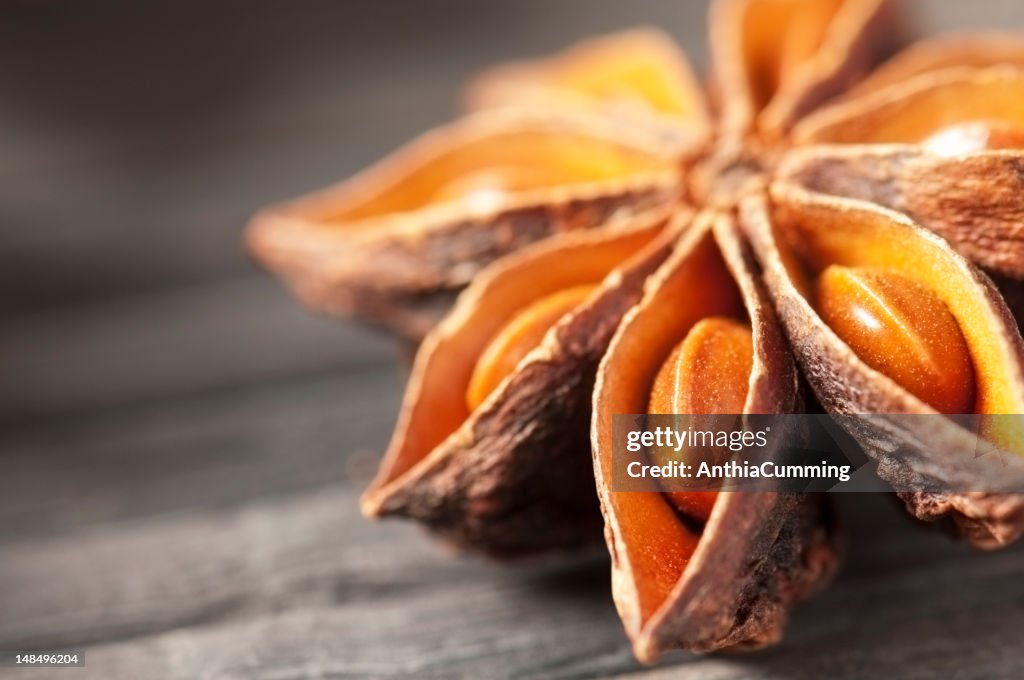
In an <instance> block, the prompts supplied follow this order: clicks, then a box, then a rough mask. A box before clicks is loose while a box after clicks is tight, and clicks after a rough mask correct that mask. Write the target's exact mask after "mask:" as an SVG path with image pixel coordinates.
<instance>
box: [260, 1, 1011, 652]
mask: <svg viewBox="0 0 1024 680" xmlns="http://www.w3.org/2000/svg"><path fill="white" fill-rule="evenodd" d="M897 19H898V17H897V16H896V14H895V12H894V10H893V5H892V3H890V2H885V1H884V0H718V1H716V2H714V3H713V5H712V11H711V20H710V30H711V36H710V37H711V40H710V42H711V47H712V54H711V57H712V65H713V68H712V77H711V82H710V87H709V92H710V95H709V96H708V98H707V99H705V96H704V94H703V93H702V92H701V90H700V89H699V88H698V86H697V80H696V79H695V78H694V77H693V76H692V74H691V72H690V69H689V67H688V65H687V63H686V60H685V58H684V57H683V55H682V54H681V53H679V52H678V51H677V50H676V49H675V48H674V47H673V46H672V45H671V43H670V42H669V41H668V39H667V38H664V37H663V36H661V35H660V34H657V33H656V32H651V31H639V32H638V31H634V32H630V33H626V34H621V35H618V36H609V37H606V38H601V39H597V40H593V41H590V42H587V43H583V44H581V45H578V46H576V47H574V48H572V49H570V50H569V51H567V52H566V53H564V54H562V55H557V56H555V57H552V58H549V59H545V60H540V61H535V62H525V63H521V64H514V65H511V66H506V67H501V68H498V69H495V70H493V71H490V72H488V73H485V74H484V75H483V76H481V77H480V78H479V79H478V80H477V81H475V82H474V83H473V85H472V86H471V87H470V88H469V95H468V99H469V101H470V102H471V103H472V105H473V106H475V107H478V108H479V110H478V112H477V113H475V114H474V115H473V117H471V118H469V119H467V120H466V121H463V122H461V123H457V124H455V126H453V127H452V128H447V129H444V130H441V131H438V132H434V133H431V134H430V135H428V136H427V137H425V138H423V139H422V140H420V141H418V142H415V143H414V144H413V145H411V146H410V147H408V148H407V149H406V150H404V151H400V152H399V153H398V154H396V156H394V157H393V158H392V159H390V160H387V161H385V162H383V163H382V164H380V165H379V166H378V167H376V168H374V169H371V170H370V171H368V172H367V173H366V174H364V175H361V176H359V177H357V178H355V179H353V180H350V181H349V182H348V183H346V184H345V185H342V186H341V187H339V188H336V189H331V190H328V191H326V192H323V193H321V194H317V195H315V196H313V197H308V198H304V199H300V200H299V201H297V202H295V203H293V204H291V205H288V206H284V207H280V208H271V209H268V210H267V211H266V212H265V213H263V214H262V215H261V216H260V217H258V218H257V219H256V220H255V221H254V223H253V225H252V228H251V231H250V239H251V243H252V245H253V248H254V251H255V252H256V254H257V255H258V256H259V257H261V259H263V260H264V261H265V262H267V263H268V265H270V266H271V267H273V268H275V269H277V270H278V271H280V272H281V273H282V274H283V275H284V276H286V278H287V279H288V280H289V282H290V283H291V285H292V286H293V287H294V288H295V289H296V290H297V291H298V292H299V294H300V295H301V296H302V297H303V298H304V299H306V300H307V301H309V302H311V303H312V304H314V305H316V306H319V307H323V308H327V309H330V310H334V311H342V312H347V313H356V314H359V315H362V316H364V317H366V318H369V319H371V320H373V321H376V322H378V323H383V324H385V325H389V326H391V327H393V328H395V329H397V330H398V331H399V332H400V333H403V334H405V335H406V336H407V337H410V338H412V339H413V340H418V339H419V338H420V336H421V334H422V333H423V332H424V331H425V330H426V329H427V328H428V327H430V326H431V324H432V322H433V319H434V318H435V313H436V306H433V305H435V303H437V302H438V301H439V300H444V299H446V298H447V297H448V296H450V295H451V294H452V293H453V292H454V291H456V290H457V289H458V288H459V287H461V286H463V285H465V284H466V283H470V282H471V283H470V285H469V287H468V289H466V290H465V292H463V293H462V295H461V296H460V297H459V299H458V301H457V303H456V305H455V307H454V308H453V309H452V310H451V312H450V313H449V314H448V315H447V316H446V317H445V318H444V320H443V321H442V322H441V323H440V324H439V325H438V326H437V327H436V328H434V330H433V331H431V332H430V334H429V335H427V336H426V339H425V340H424V342H423V344H422V346H421V347H420V349H419V352H418V354H417V357H416V361H415V364H414V366H413V369H412V374H411V377H410V380H409V385H408V387H407V390H406V395H405V400H404V403H403V408H402V413H401V415H400V419H399V423H398V425H397V427H396V432H395V435H394V438H393V440H392V442H391V445H390V447H389V450H388V452H387V455H386V457H385V460H384V462H383V464H382V467H381V470H380V472H379V474H378V477H377V479H376V480H375V481H374V482H373V484H372V485H371V487H370V489H369V490H368V491H367V493H366V495H365V497H364V511H365V512H366V513H367V514H368V515H371V516H384V515H398V516H406V517H411V518H414V519H417V520H419V521H421V522H423V523H424V524H426V525H427V526H429V527H430V528H431V529H433V530H434V531H436V532H437V533H439V534H441V535H442V536H444V537H445V538H447V539H448V540H449V541H451V542H453V543H455V544H456V545H458V546H461V547H464V548H469V549H474V550H478V551H482V552H485V553H489V554H492V555H495V556H512V555H521V554H529V553H534V552H537V551H540V550H546V549H551V548H566V547H571V546H574V545H576V544H579V543H583V542H586V541H588V540H591V539H593V538H594V537H596V536H598V535H599V534H600V527H601V524H602V521H601V520H602V516H603V525H604V535H605V538H606V540H607V543H608V547H609V549H610V552H611V555H612V565H613V567H612V569H613V571H612V573H613V594H614V597H615V600H616V604H617V606H618V608H619V612H620V614H621V615H622V618H623V621H624V624H625V627H626V631H627V633H628V634H629V636H630V638H631V639H632V641H633V646H634V650H635V652H636V654H637V656H638V658H640V659H641V660H644V661H648V660H652V659H655V658H657V657H658V656H659V655H660V654H661V653H663V652H664V651H666V650H669V649H673V648H686V649H692V650H700V651H706V650H714V649H720V648H724V647H750V646H760V645H764V644H769V643H771V642H774V641H776V640H777V639H778V638H779V637H780V635H781V630H782V625H783V623H784V619H785V616H786V612H787V609H788V608H789V606H790V605H791V604H792V603H793V602H794V601H796V600H798V599H800V598H801V597H804V596H805V595H807V594H809V593H810V592H812V591H813V590H814V589H816V588H818V587H819V586H821V585H822V584H823V583H824V582H825V581H826V580H827V579H828V578H829V576H830V575H831V573H832V572H833V570H834V567H835V564H836V551H835V535H834V531H833V527H832V525H831V522H830V521H829V515H828V510H827V507H826V506H825V504H824V501H823V498H822V497H821V496H820V495H815V494H795V493H768V492H715V491H701V492H698V491H671V490H668V489H667V488H666V489H663V490H656V491H648V492H638V493H619V492H616V491H614V490H613V489H612V488H611V477H612V469H611V466H612V444H611V438H612V429H613V428H612V423H611V421H612V417H613V415H615V414H638V413H664V414H686V413H688V414H715V413H732V414H777V413H797V412H800V411H801V410H802V409H804V408H805V396H806V401H810V402H812V403H815V404H820V405H821V406H823V407H824V408H825V409H826V410H827V411H828V412H829V413H833V414H859V413H868V414H880V416H879V417H881V418H882V420H883V422H885V423H886V424H887V426H888V427H889V428H890V430H891V432H892V434H893V438H891V439H887V438H885V437H882V438H879V437H867V438H862V439H861V440H860V441H861V443H862V445H863V446H864V448H865V452H866V453H867V454H868V455H870V456H871V457H873V458H874V459H876V460H877V461H878V462H879V465H878V471H879V474H880V476H882V477H883V478H884V479H886V480H887V481H890V482H892V483H893V484H894V485H897V486H898V488H899V489H901V490H902V491H901V496H902V497H903V499H904V501H905V502H906V504H907V507H908V509H909V510H910V511H911V512H912V513H913V514H915V515H916V516H917V517H920V518H922V519H936V518H946V519H948V520H951V523H953V524H955V526H956V527H957V528H958V529H959V530H960V533H961V534H962V535H963V536H965V537H966V538H967V539H968V540H969V541H970V542H972V543H973V544H974V545H976V546H979V547H984V548H992V547H999V546H1002V545H1006V544H1007V543H1009V542H1011V541H1013V540H1015V539H1016V538H1017V537H1018V536H1019V535H1020V533H1021V531H1022V530H1024V498H1022V497H1021V496H1020V495H1017V494H1013V493H995V492H991V491H990V492H984V491H977V490H978V489H991V488H1002V487H998V485H993V484H992V482H993V479H994V478H995V477H996V476H1006V475H1011V476H1012V475H1020V474H1022V471H1024V460H1021V455H1020V454H1018V453H1017V451H1019V450H1020V449H1021V448H1022V447H1021V443H1020V442H1021V441H1022V439H1021V435H1022V433H1021V432H1019V431H1016V430H1015V429H1014V428H1013V427H1012V426H1007V425H1006V424H1005V421H999V420H997V419H994V418H993V419H991V420H985V419H986V418H988V417H989V416H992V415H997V414H1020V413H1024V341H1022V339H1021V336H1020V332H1019V330H1018V327H1017V324H1016V322H1015V320H1014V318H1013V316H1012V314H1011V311H1010V309H1009V307H1008V305H1007V302H1006V299H1004V297H1003V294H1002V293H1001V292H1000V290H999V289H998V288H997V287H996V286H995V284H993V282H992V280H991V279H990V278H989V276H988V274H986V273H985V272H986V271H987V272H989V273H991V274H994V275H998V276H999V277H1000V278H1001V281H1002V282H1003V284H1004V285H1005V288H1004V291H1005V292H1014V291H1017V290H1018V289H1019V284H1018V283H1017V280H1018V279H1020V278H1022V277H1024V250H1022V248H1024V246H1022V245H1021V243H1022V242H1024V239H1022V238H1021V236H1020V229H1021V228H1020V227H1019V226H1018V225H1019V224H1021V221H1022V218H1024V191H1022V189H1024V186H1022V185H1024V152H1021V151H1017V150H1014V149H1015V148H1016V147H1018V146H1021V147H1024V41H1019V40H1017V39H1013V38H1008V37H1001V36H978V37H969V36H967V37H955V38H944V39H938V40H933V41H927V42H923V43H918V44H917V45H914V46H911V47H910V48H908V49H906V50H905V51H903V52H901V53H900V54H898V55H897V56H895V57H893V58H892V59H891V60H889V61H887V62H886V63H885V64H883V65H882V66H881V67H878V68H877V69H876V68H875V67H876V66H877V64H878V63H879V62H880V61H881V60H882V58H883V57H885V56H887V55H888V54H889V52H890V51H891V50H892V48H893V45H894V43H895V42H896V37H897V36H898V35H899V33H898V32H897V31H896V30H895V27H896V26H897ZM512 251H517V252H514V253H513V252H512ZM492 261H493V264H488V263H489V262H492ZM794 358H795V362H794ZM800 375H802V376H803V378H804V380H805V381H806V383H807V384H808V385H809V386H810V388H811V394H808V395H803V394H802V392H801V384H802V382H801V379H800V377H799V376H800ZM890 414H892V415H894V417H892V418H891V419H890V420H891V422H890V421H887V420H886V418H887V417H888V416H889V415H890ZM904 414H932V415H934V416H935V417H934V418H933V419H931V421H930V423H929V424H928V425H927V426H925V425H922V424H920V423H922V422H923V421H921V420H918V421H907V420H905V419H904V420H900V419H899V418H898V416H899V415H904ZM943 414H974V415H975V416H977V417H979V418H981V419H982V425H981V427H980V432H981V436H982V437H983V440H984V441H985V442H986V444H987V445H989V446H990V447H991V448H993V449H995V450H998V451H1000V452H1002V453H1004V454H1007V455H1004V456H999V457H998V460H999V461H1000V465H999V466H998V467H996V466H992V465H988V466H986V465H980V466H975V467H966V466H964V465H962V464H961V462H962V461H961V458H960V457H961V456H962V455H963V453H964V451H965V450H967V451H971V452H973V451H974V448H973V444H972V442H977V438H976V437H975V435H974V434H973V433H972V432H970V431H968V430H966V429H965V428H964V427H963V426H962V425H961V423H960V422H959V421H957V420H954V419H952V418H947V417H945V416H944V415H943ZM908 422H910V423H911V424H910V425H907V423H908ZM914 423H918V424H914ZM854 434H855V435H856V434H857V432H854ZM649 453H650V455H651V456H653V457H655V458H657V457H658V456H659V455H660V453H659V451H658V450H657V449H653V450H651V451H650V452H649ZM595 478H596V486H597V496H598V498H599V501H600V512H599V510H598V505H597V503H596V502H595V501H594V494H593V480H594V479H595ZM935 483H939V484H940V486H941V488H943V489H946V490H943V491H934V490H930V489H931V486H930V485H933V484H935ZM943 485H944V486H943ZM907 489H922V490H920V491H907ZM948 489H965V490H966V491H964V492H958V491H951V490H948Z"/></svg>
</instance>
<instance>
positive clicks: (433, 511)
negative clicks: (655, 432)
mask: <svg viewBox="0 0 1024 680" xmlns="http://www.w3.org/2000/svg"><path fill="white" fill-rule="evenodd" d="M665 219H666V214H665V213H663V214H662V215H661V216H659V217H658V218H655V219H649V220H647V221H646V222H644V223H641V224H638V225H635V226H634V227H633V228H631V229H628V230H591V231H586V232H575V233H573V234H571V235H570V234H567V235H566V236H565V238H563V239H560V240H558V241H557V243H556V242H553V241H548V242H545V243H540V244H536V245H535V246H532V247H531V248H528V249H525V250H523V251H521V252H520V253H518V254H516V255H512V256H509V257H508V258H506V259H504V260H502V261H501V262H500V263H498V264H495V265H494V266H493V267H491V268H488V269H487V270H485V271H484V272H483V273H482V274H481V275H480V277H479V278H478V279H477V280H476V281H474V283H473V285H471V286H470V287H469V288H468V289H467V290H466V291H465V292H464V293H463V294H462V296H460V298H459V301H458V304H457V305H456V307H455V308H454V310H453V311H452V313H451V314H450V316H448V317H447V318H446V319H445V320H444V322H442V323H441V324H440V325H439V326H438V327H437V328H436V329H435V330H434V331H433V332H432V333H431V334H430V335H429V336H428V337H427V339H426V340H425V341H424V343H423V345H422V346H421V347H420V350H419V353H418V355H417V357H416V362H415V365H414V367H413V371H412V375H411V377H410V379H409V384H408V387H407V389H406V393H405V399H404V401H403V405H402V411H401V414H400V416H399V422H398V425H397V426H396V429H395V434H394V437H393V439H392V441H391V445H390V446H389V448H388V452H387V455H386V456H385V459H384V461H383V463H382V465H381V468H380V471H379V473H378V476H377V478H376V479H375V480H374V482H373V483H372V485H371V486H370V488H369V489H368V490H367V492H366V494H365V495H364V498H363V511H364V513H365V514H367V515H369V516H371V517H381V516H403V517H409V518H413V519H416V520H418V521H420V522H422V523H423V524H425V525H426V526H427V527H429V528H430V529H432V530H433V531H434V532H436V533H438V534H440V535H441V536H442V537H444V538H446V539H448V540H449V541H451V542H452V543H454V544H455V545H456V546H458V547H461V548H467V549H472V550H476V551H480V552H484V553H487V554H490V555H492V556H496V557H508V556H517V555H524V554H529V553H534V552H539V551H543V550H546V549H551V548H566V547H571V546H574V545H578V544H581V543H586V542H589V541H594V540H598V539H599V537H600V513H599V512H598V508H597V502H596V499H595V498H594V488H593V479H592V475H591V471H590V443H589V438H588V432H589V420H590V395H591V391H592V388H593V381H594V374H595V373H596V371H597V364H598V361H599V360H600V358H601V355H602V354H603V353H604V350H605V348H606V347H607V344H608V342H609V341H610V339H611V336H612V333H613V332H614V330H615V327H616V326H617V324H618V322H619V320H620V319H621V317H622V315H623V314H624V313H625V312H626V310H627V309H629V307H631V306H632V305H633V304H634V303H635V302H636V300H637V299H638V298H639V296H640V292H641V289H642V284H643V280H644V278H645V277H646V276H647V275H648V274H649V273H650V272H651V271H653V270H654V269H655V268H656V267H657V265H658V264H659V263H660V262H661V261H662V260H663V259H664V258H665V257H666V256H667V254H668V252H669V249H670V246H671V243H672V241H673V240H674V238H675V234H676V233H677V231H678V230H679V229H680V228H682V226H683V225H684V224H685V223H686V222H687V221H688V216H687V215H686V214H685V213H679V214H678V215H676V217H675V219H674V222H673V224H672V225H671V226H670V227H669V228H668V230H667V231H666V232H665V233H664V234H661V235H659V232H660V230H661V229H662V224H663V222H664V220H665Z"/></svg>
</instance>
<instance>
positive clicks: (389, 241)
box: [247, 111, 679, 340]
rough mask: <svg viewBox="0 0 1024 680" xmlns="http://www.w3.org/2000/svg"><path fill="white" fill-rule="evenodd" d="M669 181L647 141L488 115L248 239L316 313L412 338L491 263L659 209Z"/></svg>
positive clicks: (256, 222) (669, 158)
mask: <svg viewBox="0 0 1024 680" xmlns="http://www.w3.org/2000/svg"><path fill="white" fill-rule="evenodd" d="M678 173H679V170H678V167H677V159H676V157H675V156H674V155H673V154H672V153H670V152H668V151H666V150H665V149H662V148H660V146H659V145H658V144H657V143H655V142H653V141H652V140H651V139H650V138H649V137H647V136H645V135H630V134H629V133H628V132H627V131H623V130H621V129H615V128H614V126H612V125H611V124H610V123H609V122H608V121H606V120H603V119H601V118H599V117H596V116H591V115H586V114H584V113H582V112H572V113H570V112H562V113H558V114H544V115H541V114H526V113H522V112H507V111H502V112H493V113H489V114H481V115H480V116H477V117H473V118H469V119H466V120H463V121H461V122H458V123H455V124H453V125H451V126H449V127H446V128H441V129H439V130H436V131H434V132H431V133H429V134H427V135H425V136H423V137H421V138H420V139H418V140H416V141H415V142H413V143H411V144H410V145H409V146H407V147H405V148H404V149H402V150H400V151H398V152H396V153H395V154H394V155H393V156H391V157H390V158H388V159H386V160H384V161H382V162H381V163H379V164H378V165H376V166H375V167H372V168H370V169H369V170H367V171H365V172H363V173H361V174H359V175H356V176H355V177H353V178H352V179H350V180H348V181H346V182H344V183H342V184H340V185H337V186H335V187H332V188H329V189H326V190H324V191H321V192H318V193H315V194H312V195H310V196H306V197H303V198H300V199H298V200H296V201H292V202H290V203H286V204H284V205H279V206H273V207H270V208H267V209H265V210H264V211H262V212H261V213H259V214H258V215H257V216H256V217H254V218H253V220H252V222H251V223H250V225H249V228H248V232H247V238H248V242H249V247H250V250H251V251H252V253H253V254H254V255H255V256H256V257H257V259H259V260H260V261H261V262H263V263H264V264H265V265H266V266H267V267H269V268H270V269H273V270H274V271H276V272H278V273H279V274H280V275H281V276H282V277H284V278H285V279H286V280H287V281H288V283H289V285H290V286H291V287H292V288H293V289H294V290H295V291H296V293H297V294H298V295H299V296H300V297H302V298H303V299H304V300H305V301H306V302H307V303H308V304H310V305H311V306H314V307H317V308H320V309H324V310H327V311H330V312H335V313H342V314H353V315H356V316H361V317H363V318H366V319H368V320H370V321H372V322H376V323H378V324H382V325H384V326H387V327H390V328H392V329H394V330H396V331H397V332H399V333H400V334H402V335H404V336H406V337H408V338H410V339H413V340H418V339H420V338H421V337H422V336H423V335H424V334H425V332H426V331H427V330H428V329H429V328H430V327H431V326H432V325H433V323H434V322H435V321H436V319H437V316H438V311H439V308H442V309H443V307H444V304H443V303H444V301H445V300H447V299H449V298H450V297H451V294H452V293H453V292H454V291H456V290H458V289H459V288H460V287H462V286H464V285H465V284H466V283H468V282H469V280H470V279H471V278H472V277H473V275H474V274H475V273H476V272H478V271H479V270H480V269H481V268H482V267H483V266H485V265H486V264H487V263H489V262H491V261H492V260H494V259H496V258H498V257H500V256H502V255H504V254H506V253H509V252H512V251H514V250H516V249H517V248H519V247H521V246H523V245H525V244H527V243H530V242H533V241H536V240H538V239H541V238H544V237H546V236H549V235H551V234H554V233H558V232H562V231H568V230H573V229H586V228H591V227H595V226H599V225H604V224H608V223H609V222H611V221H615V220H618V219H626V220H628V219H629V218H630V217H632V216H635V215H638V214H640V213H642V212H644V211H646V210H649V209H652V208H658V207H663V206H665V205H668V204H670V203H672V202H673V201H674V200H675V199H676V197H677V195H678V188H677V187H678V183H679V177H678ZM439 300H440V301H441V303H442V304H440V305H439V304H438V301H439Z"/></svg>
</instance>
